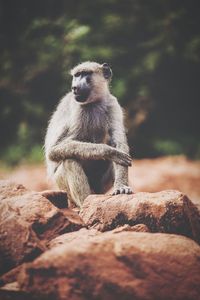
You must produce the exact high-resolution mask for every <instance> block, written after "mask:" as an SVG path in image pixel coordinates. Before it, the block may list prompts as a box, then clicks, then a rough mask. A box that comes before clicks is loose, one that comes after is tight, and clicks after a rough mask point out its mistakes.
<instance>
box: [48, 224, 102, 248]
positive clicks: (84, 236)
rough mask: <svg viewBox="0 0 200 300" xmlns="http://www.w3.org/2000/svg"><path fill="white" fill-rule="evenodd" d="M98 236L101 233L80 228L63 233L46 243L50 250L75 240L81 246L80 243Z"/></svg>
mask: <svg viewBox="0 0 200 300" xmlns="http://www.w3.org/2000/svg"><path fill="white" fill-rule="evenodd" d="M99 234H101V233H100V232H99V231H98V230H95V229H90V230H88V229H86V228H82V229H80V230H78V231H75V232H70V233H65V234H62V235H60V236H58V237H56V238H55V239H53V240H51V241H50V242H49V243H48V248H50V249H51V248H54V247H57V246H60V245H64V244H68V243H70V242H72V241H75V240H76V241H78V242H79V244H80V246H81V244H82V241H83V242H84V241H85V240H89V239H91V238H93V237H95V236H97V235H99Z"/></svg>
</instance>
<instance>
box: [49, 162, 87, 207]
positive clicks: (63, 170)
mask: <svg viewBox="0 0 200 300" xmlns="http://www.w3.org/2000/svg"><path fill="white" fill-rule="evenodd" d="M55 180H56V183H57V185H58V187H59V188H60V189H63V190H66V191H67V195H68V200H69V202H73V203H75V204H76V205H77V206H78V207H81V206H82V203H83V201H84V199H85V198H86V197H87V196H88V195H90V194H91V189H90V186H89V183H88V179H87V176H86V175H85V172H84V171H83V168H82V166H81V165H80V164H79V163H78V162H77V161H75V160H73V159H66V160H65V161H64V162H62V163H61V164H60V166H59V167H58V169H57V170H56V173H55ZM69 204H70V203H69Z"/></svg>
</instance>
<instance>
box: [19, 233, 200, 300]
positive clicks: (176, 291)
mask: <svg viewBox="0 0 200 300" xmlns="http://www.w3.org/2000/svg"><path fill="white" fill-rule="evenodd" d="M199 270H200V247H199V246H198V244H196V243H195V242H194V241H192V240H190V239H188V238H186V237H183V236H177V235H173V234H163V233H162V234H161V233H141V232H140V233H138V232H120V233H116V232H115V233H114V232H106V233H102V234H98V235H97V236H94V237H91V238H90V239H82V240H81V243H80V240H79V239H73V240H71V241H70V242H69V241H68V242H67V243H64V244H63V245H60V246H57V247H53V248H52V249H51V250H48V251H46V252H45V253H43V254H42V255H41V256H40V257H38V258H37V259H35V260H34V261H33V262H32V263H27V264H25V265H24V267H23V268H22V270H21V272H20V275H19V277H18V283H19V287H20V289H21V290H22V291H23V292H26V293H29V294H30V295H35V297H38V299H43V297H46V298H45V299H54V300H64V299H70V300H77V299H78V300H82V299H83V300H85V299H90V300H93V299H95V300H96V299H99V300H104V299H109V300H117V299H120V300H121V299H126V300H129V299H130V300H131V299H134V300H141V299H144V300H147V299H148V300H155V299H162V300H169V299H176V300H182V299H190V300H197V299H199V295H200V272H199Z"/></svg>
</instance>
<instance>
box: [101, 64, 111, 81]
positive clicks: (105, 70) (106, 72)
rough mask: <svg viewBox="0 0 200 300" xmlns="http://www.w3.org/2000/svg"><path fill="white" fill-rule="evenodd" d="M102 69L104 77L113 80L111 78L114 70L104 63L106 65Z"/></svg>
mask: <svg viewBox="0 0 200 300" xmlns="http://www.w3.org/2000/svg"><path fill="white" fill-rule="evenodd" d="M102 69H103V76H104V77H105V78H106V79H111V77H112V70H111V68H110V66H109V64H107V63H104V64H103V65H102Z"/></svg>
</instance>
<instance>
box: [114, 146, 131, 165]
mask: <svg viewBox="0 0 200 300" xmlns="http://www.w3.org/2000/svg"><path fill="white" fill-rule="evenodd" d="M111 159H112V160H113V161H114V162H115V163H116V164H119V165H121V166H124V167H128V166H131V162H132V158H131V157H130V155H129V154H127V153H125V152H121V151H119V150H116V151H115V152H114V153H113V155H112V158H111Z"/></svg>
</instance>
